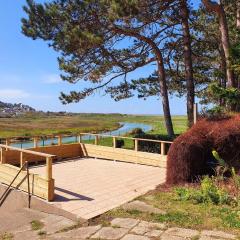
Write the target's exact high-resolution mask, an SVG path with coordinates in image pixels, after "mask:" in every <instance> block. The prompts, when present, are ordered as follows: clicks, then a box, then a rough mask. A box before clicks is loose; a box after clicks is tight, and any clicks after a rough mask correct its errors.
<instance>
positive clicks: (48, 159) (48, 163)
mask: <svg viewBox="0 0 240 240" xmlns="http://www.w3.org/2000/svg"><path fill="white" fill-rule="evenodd" d="M8 150H13V151H17V152H19V153H20V159H19V164H20V168H22V167H23V166H24V163H25V160H24V154H30V155H35V156H40V157H44V158H45V159H46V175H45V178H46V180H47V181H51V180H52V161H53V158H54V157H56V156H55V155H51V154H46V153H41V152H36V151H31V150H27V149H20V148H16V147H12V146H9V145H3V144H0V163H1V164H4V163H6V161H5V156H4V155H5V154H4V152H5V151H8Z"/></svg>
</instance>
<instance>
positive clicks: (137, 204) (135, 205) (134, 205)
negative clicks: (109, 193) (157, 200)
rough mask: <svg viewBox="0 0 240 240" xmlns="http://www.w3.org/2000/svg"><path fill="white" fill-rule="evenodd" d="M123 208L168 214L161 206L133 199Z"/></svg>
mask: <svg viewBox="0 0 240 240" xmlns="http://www.w3.org/2000/svg"><path fill="white" fill-rule="evenodd" d="M122 208H123V209H125V210H138V211H140V212H148V213H155V214H166V211H163V210H161V209H159V208H155V207H153V206H152V205H149V204H147V203H145V202H142V201H138V200H136V201H133V202H130V203H126V204H124V205H122Z"/></svg>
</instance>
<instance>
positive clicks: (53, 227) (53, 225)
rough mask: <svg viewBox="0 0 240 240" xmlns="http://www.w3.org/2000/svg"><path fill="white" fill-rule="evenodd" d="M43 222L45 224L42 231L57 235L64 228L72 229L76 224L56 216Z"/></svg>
mask: <svg viewBox="0 0 240 240" xmlns="http://www.w3.org/2000/svg"><path fill="white" fill-rule="evenodd" d="M54 219H55V221H54ZM41 222H43V223H44V227H43V229H42V231H46V232H47V233H48V234H53V233H56V232H58V231H60V230H62V229H64V228H68V227H71V226H73V225H74V224H75V222H74V221H72V220H70V219H67V218H65V217H62V216H54V215H51V216H49V217H47V218H44V219H42V220H41Z"/></svg>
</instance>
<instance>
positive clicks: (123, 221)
mask: <svg viewBox="0 0 240 240" xmlns="http://www.w3.org/2000/svg"><path fill="white" fill-rule="evenodd" d="M139 222H140V220H136V219H133V218H115V219H113V220H112V221H111V225H112V226H117V227H121V228H127V229H131V228H133V227H135V226H136V225H137V224H138V223H139Z"/></svg>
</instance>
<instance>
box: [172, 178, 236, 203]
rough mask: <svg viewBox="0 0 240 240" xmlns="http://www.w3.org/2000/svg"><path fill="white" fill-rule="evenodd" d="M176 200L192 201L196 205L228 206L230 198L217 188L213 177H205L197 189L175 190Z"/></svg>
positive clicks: (230, 201)
mask: <svg viewBox="0 0 240 240" xmlns="http://www.w3.org/2000/svg"><path fill="white" fill-rule="evenodd" d="M176 194H177V199H178V200H180V201H187V200H192V201H194V202H196V203H212V204H216V205H219V204H227V205H230V204H231V203H232V201H233V199H232V197H231V196H230V195H229V194H228V193H227V192H226V191H225V190H223V189H221V188H220V187H218V186H217V184H216V182H215V179H214V177H212V178H210V177H208V176H205V177H204V178H203V179H202V181H201V184H200V188H199V189H194V188H183V187H182V188H176Z"/></svg>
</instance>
